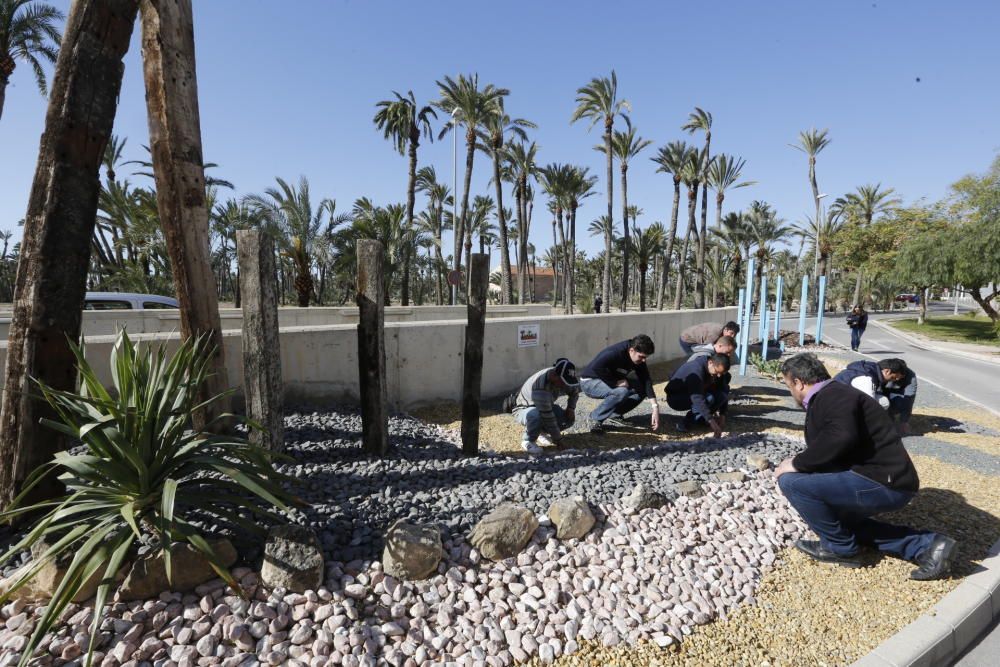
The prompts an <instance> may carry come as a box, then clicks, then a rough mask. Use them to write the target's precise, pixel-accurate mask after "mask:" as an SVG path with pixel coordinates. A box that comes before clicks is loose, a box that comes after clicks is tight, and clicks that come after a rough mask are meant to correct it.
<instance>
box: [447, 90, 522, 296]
mask: <svg viewBox="0 0 1000 667" xmlns="http://www.w3.org/2000/svg"><path fill="white" fill-rule="evenodd" d="M437 86H438V91H439V93H440V98H439V99H438V100H437V101H436V102H434V106H436V107H437V108H438V109H441V110H442V111H445V112H447V113H448V114H451V118H450V119H449V120H448V122H447V123H445V125H444V127H443V128H442V129H441V132H440V134H439V135H438V138H439V139H440V138H442V137H444V135H446V134H447V133H448V132H449V131H451V130H455V131H457V130H458V127H459V126H464V127H465V184H464V188H463V190H462V213H461V215H460V216H459V219H458V221H457V222H456V224H455V256H454V259H453V265H454V269H455V270H456V271H458V270H459V269H461V267H462V243H463V241H464V243H465V254H466V264H468V259H469V257H468V256H469V255H470V254H471V253H472V235H471V234H469V233H468V225H467V222H468V219H469V188H470V186H471V183H472V165H473V161H474V160H475V156H476V130H477V129H478V128H479V127H480V126H482V125H484V124H485V123H486V122H487V121H488V120H489V118H490V117H491V116H493V115H494V114H496V112H497V106H498V104H499V103H500V100H502V99H503V98H504V97H506V96H507V95H509V94H510V91H509V90H507V89H506V88H497V87H496V86H494V85H493V84H492V83H488V84H486V85H485V86H483V88H482V89H480V87H479V75H478V74H471V75H469V76H465V75H464V74H459V75H458V79H457V80H455V79H452V78H451V77H450V76H446V77H444V81H438V82H437ZM456 194H457V193H456ZM456 292H457V290H456ZM452 305H455V304H454V301H452Z"/></svg>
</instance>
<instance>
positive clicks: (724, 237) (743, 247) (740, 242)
mask: <svg viewBox="0 0 1000 667" xmlns="http://www.w3.org/2000/svg"><path fill="white" fill-rule="evenodd" d="M712 236H713V237H714V239H715V241H716V247H719V248H721V249H722V252H724V253H725V256H726V257H725V262H724V263H725V264H726V265H728V266H729V269H730V287H731V289H732V295H733V298H735V295H736V294H737V293H738V292H739V285H740V277H741V276H742V275H743V273H742V272H743V260H744V259H747V258H748V257H749V255H750V245H751V240H750V236H749V232H748V231H747V223H746V218H745V216H744V215H743V214H742V213H739V212H733V213H727V214H726V216H725V217H724V218H723V219H722V222H721V224H720V225H719V226H718V228H717V229H713V230H712Z"/></svg>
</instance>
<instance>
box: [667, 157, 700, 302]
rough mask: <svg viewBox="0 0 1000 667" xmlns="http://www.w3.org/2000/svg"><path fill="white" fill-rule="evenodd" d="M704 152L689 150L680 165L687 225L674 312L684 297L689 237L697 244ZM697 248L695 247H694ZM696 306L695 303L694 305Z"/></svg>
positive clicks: (696, 266) (675, 293)
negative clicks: (686, 201) (686, 203)
mask: <svg viewBox="0 0 1000 667" xmlns="http://www.w3.org/2000/svg"><path fill="white" fill-rule="evenodd" d="M704 155H705V153H704V151H699V150H694V149H692V150H690V151H688V152H687V159H686V160H685V161H684V164H683V165H681V173H680V176H681V181H682V182H683V183H684V185H685V186H686V187H687V197H688V223H687V231H686V232H685V234H684V249H683V250H682V251H681V261H680V265H679V266H678V270H677V289H676V291H675V292H674V310H677V309H679V308H680V307H681V301H682V299H683V295H684V266H685V262H686V261H687V256H688V248H689V247H690V243H691V237H692V235H693V236H694V240H695V244H699V243H700V241H699V234H698V222H697V219H696V216H695V211H696V209H697V206H698V185H699V184H700V183H701V180H702V179H703V178H704V176H705V166H704ZM696 247H697V245H696ZM697 268H698V265H697V252H696V253H695V270H696V271H697ZM695 306H697V302H696V303H695Z"/></svg>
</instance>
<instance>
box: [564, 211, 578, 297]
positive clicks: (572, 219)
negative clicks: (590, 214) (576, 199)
mask: <svg viewBox="0 0 1000 667" xmlns="http://www.w3.org/2000/svg"><path fill="white" fill-rule="evenodd" d="M568 278H569V292H568V293H569V299H568V300H567V302H566V303H567V304H568V305H569V314H570V315H572V314H573V309H574V308H575V307H576V206H575V205H574V206H570V209H569V274H568Z"/></svg>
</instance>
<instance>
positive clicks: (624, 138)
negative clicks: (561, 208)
mask: <svg viewBox="0 0 1000 667" xmlns="http://www.w3.org/2000/svg"><path fill="white" fill-rule="evenodd" d="M622 118H623V119H624V120H625V130H624V131H621V130H616V131H615V132H614V134H613V136H612V137H611V154H612V156H613V157H615V158H617V159H618V165H619V168H620V169H621V174H622V221H623V222H624V225H625V226H624V229H625V236H624V237H623V243H622V250H623V254H622V303H621V310H622V312H625V310H626V309H627V306H628V276H629V264H628V255H629V252H631V247H632V244H631V243H630V242H629V224H628V209H629V206H628V165H629V162H630V161H631V160H632V158H634V157H636V156H638V155H639V153H641V152H642V151H643V150H644V149H645V148H646V147H647V146H649V145H650V144H652V143H653V142H652V141H651V140H649V139H643V138H642V137H639V136H637V135H636V131H635V128H634V127H633V126H632V120H631V119H630V118H629V117H628V116H627V115H625V114H622ZM594 150H597V151H599V152H601V153H603V152H604V151H605V146H594Z"/></svg>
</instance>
